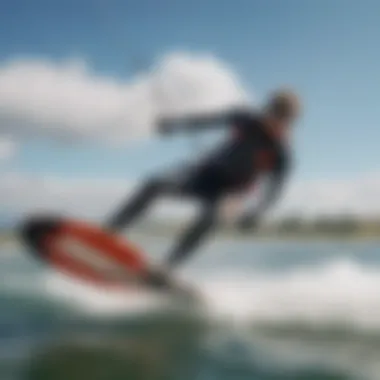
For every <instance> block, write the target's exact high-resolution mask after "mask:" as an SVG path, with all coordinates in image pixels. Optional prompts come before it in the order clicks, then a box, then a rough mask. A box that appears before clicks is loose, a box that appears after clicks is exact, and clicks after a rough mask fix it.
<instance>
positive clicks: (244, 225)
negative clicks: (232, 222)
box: [237, 214, 258, 232]
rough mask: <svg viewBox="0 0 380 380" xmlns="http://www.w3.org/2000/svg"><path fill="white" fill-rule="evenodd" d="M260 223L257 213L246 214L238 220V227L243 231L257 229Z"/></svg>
mask: <svg viewBox="0 0 380 380" xmlns="http://www.w3.org/2000/svg"><path fill="white" fill-rule="evenodd" d="M257 225H258V218H257V216H256V215H255V214H245V215H243V216H242V217H241V218H240V219H239V220H238V222H237V228H238V229H239V230H240V231H242V232H248V231H250V230H252V229H255V228H256V227H257Z"/></svg>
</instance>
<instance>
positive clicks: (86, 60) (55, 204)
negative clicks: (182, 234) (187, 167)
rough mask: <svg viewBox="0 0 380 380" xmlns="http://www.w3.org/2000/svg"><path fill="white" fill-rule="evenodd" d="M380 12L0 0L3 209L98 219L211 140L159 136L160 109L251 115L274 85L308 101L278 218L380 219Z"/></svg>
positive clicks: (378, 8) (374, 6)
mask: <svg viewBox="0 0 380 380" xmlns="http://www.w3.org/2000/svg"><path fill="white" fill-rule="evenodd" d="M379 14H380V3H379V2H378V1H376V0H362V1H361V2H358V1H354V0H319V1H313V2H312V1H304V0H287V1H283V0H266V1H263V0H235V1H233V2H232V1H225V2H220V1H216V0H208V1H200V0H193V1H184V0H175V1H174V0H170V1H169V0H160V1H155V0H138V1H137V0H136V1H131V0H125V1H119V0H109V1H104V0H81V1H74V0H65V1H58V0H55V1H51V0H43V1H42V0H35V1H29V0H13V1H10V0H3V1H2V2H1V3H0V175H1V176H2V177H3V179H2V180H1V183H0V195H1V199H2V203H3V204H2V208H3V212H6V213H20V212H26V211H30V210H34V209H39V208H47V209H59V210H64V211H67V210H68V212H70V213H75V214H80V213H83V214H92V215H104V214H105V213H106V212H107V211H108V210H109V209H111V208H112V206H113V204H116V203H117V202H118V201H120V200H121V198H123V197H125V194H127V193H128V191H130V188H131V186H133V185H132V184H135V183H136V180H139V179H143V178H144V177H145V176H147V175H149V174H150V173H152V172H154V171H157V170H161V169H165V170H166V168H168V167H170V166H172V165H174V164H177V163H178V162H179V161H180V160H186V159H192V158H196V156H197V154H198V152H199V151H200V150H201V149H202V148H200V147H199V144H200V145H201V146H203V145H205V146H207V143H206V142H203V145H202V141H203V140H204V138H203V139H202V137H200V138H197V141H198V140H200V141H201V143H199V141H198V142H195V143H194V139H189V138H187V137H186V136H181V135H179V136H177V137H173V138H170V139H162V138H158V137H157V135H156V133H155V126H154V119H155V116H157V114H161V113H164V114H165V113H166V114H172V113H174V114H180V113H183V112H199V111H209V110H217V109H223V108H225V107H232V106H235V105H239V104H243V103H244V104H246V103H247V102H249V103H252V105H253V106H256V105H259V104H260V103H261V102H262V101H263V100H264V99H265V96H266V95H267V94H268V93H269V92H270V91H272V90H274V89H276V88H277V87H281V86H282V85H287V86H292V87H293V88H294V89H295V90H296V91H297V92H298V93H299V94H300V96H301V97H302V101H303V104H304V112H303V115H302V118H301V120H300V121H299V123H298V125H297V128H296V130H295V136H294V151H295V157H296V166H295V170H294V174H293V176H292V182H291V184H290V188H289V191H288V192H287V193H286V196H285V197H284V201H283V208H285V209H288V210H298V211H301V212H313V213H315V212H317V213H318V212H320V213H321V212H322V213H326V212H329V211H332V212H338V211H339V212H340V211H350V212H351V211H353V212H366V213H369V212H380V201H379V200H377V194H378V190H380V160H379V158H380V157H379V156H380V153H378V141H379V140H380V130H379V128H378V120H379V119H380V100H379V96H378V89H379V88H380V75H379V64H378V62H379V60H380V49H378V41H379V38H380V24H379V22H378V15H379ZM195 144H197V145H195ZM127 189H128V190H127Z"/></svg>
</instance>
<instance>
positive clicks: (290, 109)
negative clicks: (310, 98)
mask: <svg viewBox="0 0 380 380" xmlns="http://www.w3.org/2000/svg"><path fill="white" fill-rule="evenodd" d="M264 112H265V114H266V116H268V117H269V118H270V119H271V120H273V121H274V123H275V124H279V125H282V126H283V127H287V126H290V125H291V124H292V123H293V122H295V121H296V119H297V118H298V116H299V115H300V113H301V104H300V101H299V99H298V97H297V95H296V94H295V93H294V92H293V91H291V90H288V89H282V90H278V91H275V92H274V93H272V94H271V95H270V97H269V98H268V100H267V102H266V104H265V107H264Z"/></svg>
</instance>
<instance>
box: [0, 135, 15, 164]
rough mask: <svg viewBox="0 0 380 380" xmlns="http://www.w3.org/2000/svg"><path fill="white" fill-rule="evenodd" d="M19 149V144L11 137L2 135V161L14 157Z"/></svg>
mask: <svg viewBox="0 0 380 380" xmlns="http://www.w3.org/2000/svg"><path fill="white" fill-rule="evenodd" d="M16 151H17V144H16V142H15V141H13V140H12V139H11V138H8V137H3V136H1V135H0V162H1V161H6V160H9V159H10V158H12V157H13V156H14V155H15V153H16Z"/></svg>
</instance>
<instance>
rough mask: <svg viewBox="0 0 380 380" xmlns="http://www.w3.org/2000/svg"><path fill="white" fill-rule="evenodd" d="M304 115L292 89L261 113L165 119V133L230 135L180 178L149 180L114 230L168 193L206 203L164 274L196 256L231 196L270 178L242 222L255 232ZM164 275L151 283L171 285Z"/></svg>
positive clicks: (271, 100)
mask: <svg viewBox="0 0 380 380" xmlns="http://www.w3.org/2000/svg"><path fill="white" fill-rule="evenodd" d="M299 111H300V105H299V101H298V99H297V96H296V95H295V94H294V93H293V92H291V91H287V90H281V91H277V92H275V93H274V94H273V95H272V96H271V97H270V98H269V99H268V101H267V103H266V105H265V106H264V107H263V109H262V110H261V111H260V112H253V111H251V110H234V111H230V112H226V113H224V114H216V115H199V116H190V117H183V118H179V119H161V120H159V121H158V129H159V131H160V132H161V133H162V134H169V133H172V132H174V131H175V130H181V129H182V130H183V129H188V130H191V131H194V132H195V131H199V130H201V129H206V128H211V127H212V128H217V127H219V128H220V127H221V126H223V125H224V126H227V127H229V128H230V129H231V132H232V133H231V136H230V137H229V138H228V139H227V141H226V142H225V143H224V144H223V145H222V146H221V147H219V148H218V149H217V150H216V151H214V152H212V153H211V154H210V155H208V156H207V157H206V158H204V159H203V160H201V162H199V163H196V164H195V165H189V166H188V167H187V168H183V170H181V175H179V176H178V175H177V176H173V175H172V176H167V175H166V176H165V175H158V176H157V177H155V178H151V179H149V180H148V181H147V182H146V183H145V184H144V185H143V186H142V188H141V189H140V190H139V191H138V192H137V193H136V195H135V196H134V197H132V199H131V200H130V201H128V202H127V203H126V204H125V205H123V206H122V207H121V208H120V209H119V210H117V212H116V214H115V215H114V216H112V218H111V219H110V221H109V223H108V227H109V229H111V230H113V231H118V230H121V229H122V228H125V227H127V226H129V225H131V223H132V222H134V221H135V219H136V218H137V217H139V216H140V215H141V214H142V212H143V211H144V210H146V208H147V206H149V205H150V204H151V202H152V201H153V200H154V199H155V198H156V197H157V196H161V195H163V194H165V195H166V194H169V195H175V196H176V195H181V196H190V197H194V198H196V199H198V200H200V201H201V203H202V206H203V207H202V211H201V215H200V217H199V218H197V220H196V221H195V222H194V224H193V225H192V226H190V228H189V229H188V230H187V231H186V232H185V233H184V235H183V236H182V237H180V239H179V241H178V242H177V244H176V245H175V246H174V247H173V249H172V251H171V252H170V253H169V255H168V257H167V261H166V263H165V264H166V265H165V266H164V267H165V272H167V271H169V270H170V269H171V268H174V267H175V266H176V265H178V264H179V263H181V262H182V261H183V260H184V259H185V258H188V257H189V256H190V254H191V253H193V252H194V251H195V249H196V247H197V245H198V244H199V243H200V242H201V241H202V239H204V238H205V237H206V236H207V234H208V233H209V232H210V231H211V230H212V229H213V228H214V227H215V226H216V224H217V219H218V218H217V215H218V209H219V206H220V204H221V202H222V200H223V199H224V198H225V197H226V196H229V195H236V194H239V195H245V194H246V193H248V190H249V189H250V188H251V186H252V185H256V183H257V182H258V180H259V179H260V178H261V177H263V176H267V177H268V179H269V188H268V189H267V190H266V191H265V192H264V195H263V197H261V198H260V199H259V202H258V205H257V206H256V207H255V208H254V209H252V210H247V211H246V212H244V213H243V215H241V217H240V218H239V219H238V223H237V225H238V227H239V228H240V229H243V230H244V229H250V228H252V227H254V226H255V225H256V224H257V222H258V221H259V219H260V217H261V216H262V215H263V214H264V213H265V212H266V211H267V209H268V207H269V206H271V205H272V204H273V202H274V201H275V200H276V199H277V198H278V196H279V195H280V193H281V189H282V187H283V184H284V182H285V180H286V178H287V175H288V172H289V167H290V162H289V161H290V158H289V149H290V148H289V146H288V137H289V133H290V131H291V126H292V125H293V124H294V122H295V121H296V119H297V117H298V115H299ZM163 273H164V271H163V272H157V273H151V274H150V275H149V278H147V280H148V281H150V282H151V283H152V284H155V285H160V284H161V285H162V284H164V283H165V282H166V280H165V279H166V276H165V275H164V274H163Z"/></svg>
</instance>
